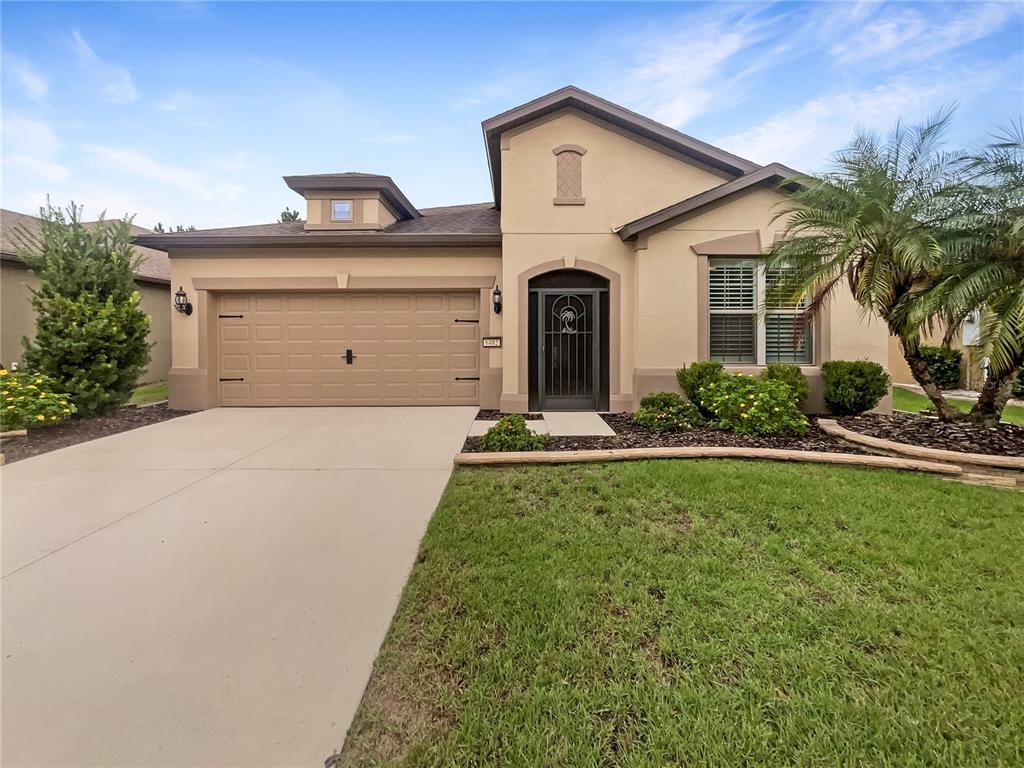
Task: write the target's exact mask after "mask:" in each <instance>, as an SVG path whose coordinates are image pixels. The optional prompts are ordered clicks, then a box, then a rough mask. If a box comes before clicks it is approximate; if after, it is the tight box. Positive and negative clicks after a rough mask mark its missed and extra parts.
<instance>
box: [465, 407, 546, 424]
mask: <svg viewBox="0 0 1024 768" xmlns="http://www.w3.org/2000/svg"><path fill="white" fill-rule="evenodd" d="M512 415H513V414H511V413H502V412H501V411H496V410H494V409H493V408H481V409H480V411H479V412H478V413H477V415H476V417H477V419H479V420H480V421H497V420H498V419H500V418H501V417H502V416H512ZM517 415H519V416H522V417H523V418H524V419H526V420H527V421H540V420H541V419H543V418H544V414H543V413H520V414H517Z"/></svg>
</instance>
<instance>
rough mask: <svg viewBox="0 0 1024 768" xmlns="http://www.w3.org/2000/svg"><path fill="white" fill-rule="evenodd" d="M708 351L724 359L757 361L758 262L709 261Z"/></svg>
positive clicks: (713, 355)
mask: <svg viewBox="0 0 1024 768" xmlns="http://www.w3.org/2000/svg"><path fill="white" fill-rule="evenodd" d="M708 308H709V310H710V312H711V318H710V321H709V323H708V331H709V338H708V341H709V346H708V352H709V356H710V358H711V359H712V360H718V361H720V362H723V363H755V362H757V262H755V261H753V260H752V259H711V260H710V261H709V262H708Z"/></svg>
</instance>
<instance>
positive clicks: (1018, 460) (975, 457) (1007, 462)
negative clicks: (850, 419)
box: [818, 419, 1024, 472]
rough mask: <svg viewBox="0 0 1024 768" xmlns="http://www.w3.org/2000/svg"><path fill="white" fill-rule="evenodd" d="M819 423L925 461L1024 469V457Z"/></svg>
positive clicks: (850, 439)
mask: <svg viewBox="0 0 1024 768" xmlns="http://www.w3.org/2000/svg"><path fill="white" fill-rule="evenodd" d="M818 426H819V427H821V428H822V430H824V431H825V432H826V433H827V434H829V435H832V436H833V437H838V438H840V439H842V440H846V441H847V442H850V443H855V444H857V445H862V446H864V447H866V448H874V449H875V450H878V451H885V452H886V453H893V454H897V455H898V456H907V457H910V458H914V459H924V460H925V461H939V462H949V463H953V464H958V465H960V466H963V465H965V464H967V465H970V466H971V467H977V468H990V469H994V470H1012V471H1016V472H1024V457H1016V456H993V455H991V454H987V453H963V452H961V451H947V450H944V449H941V448H925V447H923V446H920V445H909V444H907V443H897V442H894V441H892V440H885V439H883V438H881V437H872V436H871V435H862V434H861V433H860V432H854V431H853V430H852V429H847V428H846V427H843V426H840V425H839V423H838V422H836V421H835V420H834V419H818Z"/></svg>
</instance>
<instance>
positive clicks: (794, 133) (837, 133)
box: [0, 2, 1024, 227]
mask: <svg viewBox="0 0 1024 768" xmlns="http://www.w3.org/2000/svg"><path fill="white" fill-rule="evenodd" d="M0 14H2V38H0V49H2V65H3V66H2V70H3V90H2V118H3V145H2V154H3V181H2V189H0V197H2V205H3V207H5V208H13V209H15V210H20V211H24V212H31V213H34V212H35V210H36V209H37V208H38V206H39V205H40V204H41V203H42V202H43V201H44V200H45V197H46V195H47V194H49V195H50V196H51V198H52V200H53V201H54V202H58V203H66V202H67V201H69V200H71V199H74V200H75V201H76V202H78V203H82V204H84V205H85V206H86V214H87V216H90V217H92V216H95V215H98V214H99V213H100V212H101V211H103V210H106V211H107V212H108V215H122V214H125V213H133V214H136V221H137V223H139V224H141V225H143V226H152V225H153V224H154V223H155V222H157V221H162V222H164V223H165V224H166V223H172V224H195V225H197V226H200V227H214V226H230V225H236V224H251V223H260V222H265V221H273V220H274V219H276V217H277V214H278V213H279V212H280V210H281V209H282V208H283V207H284V206H286V205H290V206H291V207H293V208H295V207H298V203H300V202H301V198H299V197H298V196H297V195H295V194H294V193H293V192H291V191H290V190H289V189H288V188H287V187H286V186H285V185H284V183H283V182H282V181H281V176H282V175H285V174H292V173H328V172H335V171H347V170H358V171H368V172H375V173H385V174H389V175H391V176H392V177H393V178H394V179H395V181H396V182H397V183H398V184H399V186H401V187H402V189H403V191H405V192H406V194H407V195H408V196H409V197H410V199H411V200H412V201H413V203H414V204H416V205H417V206H419V207H427V206H431V205H448V204H454V203H464V202H479V201H484V200H490V199H491V192H490V189H489V181H488V176H487V163H486V159H485V157H484V152H483V142H482V139H481V135H480V121H481V120H483V119H485V118H487V117H490V116H492V115H494V114H497V113H499V112H502V111H504V110H506V109H508V108H510V107H513V106H516V105H518V104H521V103H523V102H525V101H528V100H530V99H532V98H534V97H536V96H539V95H542V94H544V93H547V92H548V91H551V90H554V89H556V88H558V87H560V86H563V85H566V84H569V83H572V84H575V85H578V86H580V87H582V88H585V89H587V90H589V91H592V92H594V93H596V94H598V95H600V96H603V97H605V98H608V99H610V100H612V101H615V102H617V103H620V104H622V105H624V106H627V107H630V108H632V109H635V110H637V111H639V112H642V113H644V114H646V115H649V116H650V117H653V118H655V119H657V120H661V121H662V122H665V123H667V124H669V125H671V126H673V127H675V128H678V129H680V130H683V131H685V132H687V133H690V134H692V135H694V136H697V137H698V138H701V139H704V140H706V141H710V142H712V143H714V144H717V145H720V146H722V147H724V148H726V149H728V150H730V151H732V152H735V153H737V154H739V155H742V156H744V157H748V158H750V159H751V160H754V161H757V162H761V163H767V162H771V161H779V162H784V163H787V164H789V165H791V166H794V167H796V168H799V169H801V170H806V171H814V170H818V169H821V168H823V167H824V165H825V162H826V160H827V158H828V156H829V154H830V153H831V152H833V151H834V150H836V149H838V148H840V147H841V146H842V145H843V144H844V143H845V142H846V141H847V140H848V139H849V137H850V136H851V134H852V132H853V130H854V127H855V126H856V125H862V126H866V127H869V128H874V129H878V130H886V129H887V128H889V127H890V126H891V125H892V124H893V123H894V122H895V120H896V119H897V118H899V117H901V116H902V117H903V118H904V119H907V120H911V121H914V120H920V119H922V118H924V117H925V116H927V115H929V114H931V113H933V112H934V111H935V110H936V109H938V108H940V107H941V106H943V105H947V104H950V103H952V102H957V103H958V104H959V112H958V114H957V117H956V120H955V123H954V130H953V131H952V134H951V140H952V141H954V142H960V143H965V144H970V143H975V142H978V141H981V140H983V139H984V138H985V137H986V135H987V134H988V133H989V132H990V131H991V130H992V129H993V128H995V127H996V126H998V125H1000V124H1005V123H1006V122H1008V121H1009V120H1010V119H1015V118H1017V117H1019V116H1020V115H1021V113H1022V112H1024V4H1022V3H1019V2H1018V3H992V4H986V3H927V4H920V3H868V2H856V3H815V4H798V3H763V4H762V3H742V4H739V3H737V4H725V3H718V4H699V3H679V4H669V3H657V4H639V3H632V4H628V5H627V4H616V3H571V4H540V3H532V4H499V3H487V4H468V3H461V4H428V3H419V4H401V3H389V4H373V5H369V4H367V5H363V4H341V3H289V4H278V3H240V2H239V3H173V4H172V3H99V4H90V3H56V4H48V3H11V2H4V3H3V4H2V6H0Z"/></svg>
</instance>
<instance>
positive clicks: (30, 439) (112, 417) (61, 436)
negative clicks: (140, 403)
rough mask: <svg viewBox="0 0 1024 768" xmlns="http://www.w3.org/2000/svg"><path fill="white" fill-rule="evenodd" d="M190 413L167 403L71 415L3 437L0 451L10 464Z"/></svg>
mask: <svg viewBox="0 0 1024 768" xmlns="http://www.w3.org/2000/svg"><path fill="white" fill-rule="evenodd" d="M187 413H188V411H172V410H171V409H170V408H168V407H167V404H166V403H162V404H160V405H150V406H146V407H145V408H137V407H135V406H124V407H122V408H118V409H117V410H115V411H114V412H113V413H111V414H109V415H107V416H97V417H96V418H93V419H72V420H71V421H67V422H65V423H63V424H58V425H57V426H55V427H43V428H41V429H32V428H31V427H29V430H28V435H27V436H25V437H14V438H11V439H10V440H4V441H3V445H2V446H0V453H3V455H4V461H5V462H6V463H7V464H11V463H12V462H15V461H21V460H22V459H28V458H30V457H32V456H38V455H39V454H41V453H49V452H50V451H56V450H57V449H58V448H67V447H68V446H69V445H76V444H78V443H86V442H88V441H89V440H95V439H96V438H98V437H106V436H107V435H116V434H117V433H118V432H127V431H128V430H130V429H138V428H139V427H145V426H147V425H149V424H157V423H159V422H161V421H167V420H168V419H173V418H176V417H178V416H184V415H185V414H187Z"/></svg>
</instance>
